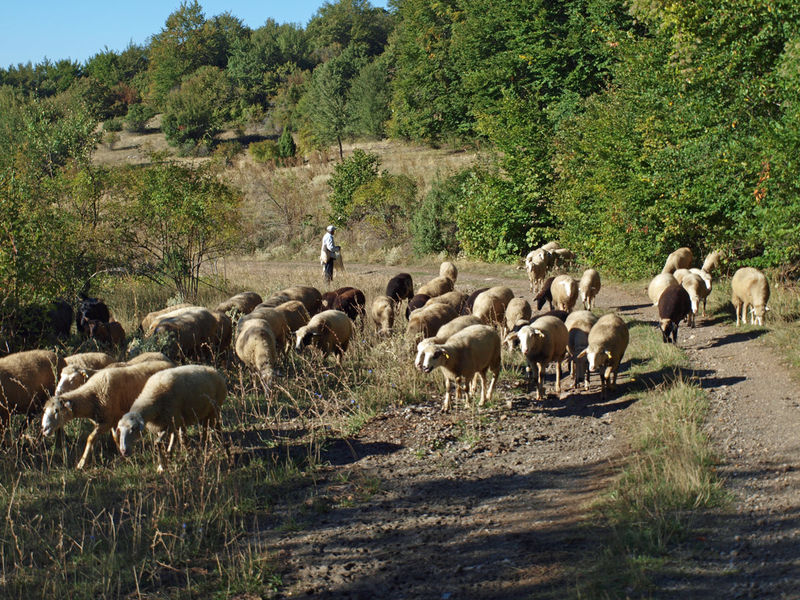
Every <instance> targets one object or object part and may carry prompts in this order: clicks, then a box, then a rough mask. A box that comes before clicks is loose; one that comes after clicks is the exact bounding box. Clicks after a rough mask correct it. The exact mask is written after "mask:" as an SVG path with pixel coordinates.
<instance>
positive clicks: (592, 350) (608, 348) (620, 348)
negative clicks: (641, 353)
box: [578, 313, 630, 399]
mask: <svg viewBox="0 0 800 600" xmlns="http://www.w3.org/2000/svg"><path fill="white" fill-rule="evenodd" d="M629 339H630V334H629V333H628V326H627V325H626V324H625V321H623V320H622V319H620V318H619V317H618V316H617V315H615V314H614V313H608V314H606V315H603V316H602V317H600V318H599V319H597V323H595V324H594V325H593V326H592V329H591V331H589V345H588V346H587V347H586V348H584V349H583V350H582V351H581V352H580V353H579V354H578V358H583V357H584V356H585V357H586V358H587V360H588V362H589V370H590V371H596V372H597V373H599V374H600V397H601V398H602V399H605V398H606V388H611V389H613V388H615V387H616V385H617V372H618V371H619V363H620V362H621V361H622V357H623V356H624V354H625V350H626V349H627V347H628V341H629ZM612 377H613V379H612Z"/></svg>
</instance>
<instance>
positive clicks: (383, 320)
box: [370, 296, 395, 336]
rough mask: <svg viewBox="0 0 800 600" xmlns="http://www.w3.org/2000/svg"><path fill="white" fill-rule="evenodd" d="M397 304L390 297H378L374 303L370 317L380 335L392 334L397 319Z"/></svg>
mask: <svg viewBox="0 0 800 600" xmlns="http://www.w3.org/2000/svg"><path fill="white" fill-rule="evenodd" d="M394 309H395V302H394V300H392V299H391V298H390V297H389V296H378V297H376V298H375V300H373V301H372V306H371V307H370V316H371V317H372V322H373V323H375V328H376V329H377V330H378V333H379V334H380V335H383V336H387V335H391V334H392V327H394V317H395V312H394Z"/></svg>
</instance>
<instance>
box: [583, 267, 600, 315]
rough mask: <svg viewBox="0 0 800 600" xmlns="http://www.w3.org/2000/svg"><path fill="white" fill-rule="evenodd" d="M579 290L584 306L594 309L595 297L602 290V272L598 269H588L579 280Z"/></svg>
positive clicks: (587, 308)
mask: <svg viewBox="0 0 800 600" xmlns="http://www.w3.org/2000/svg"><path fill="white" fill-rule="evenodd" d="M578 291H579V292H580V295H581V302H582V303H583V308H585V309H586V310H592V309H593V308H594V299H595V298H596V297H597V294H598V292H599V291H600V273H598V272H597V270H596V269H586V270H585V271H584V272H583V275H581V280H580V281H579V282H578Z"/></svg>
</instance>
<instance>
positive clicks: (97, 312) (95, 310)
mask: <svg viewBox="0 0 800 600" xmlns="http://www.w3.org/2000/svg"><path fill="white" fill-rule="evenodd" d="M80 298H81V300H80V302H79V303H78V310H77V312H76V313H75V326H76V327H77V328H78V333H80V334H82V333H83V332H84V327H85V325H86V321H102V322H103V323H108V322H109V321H110V320H111V312H110V311H109V310H108V306H106V304H105V302H103V301H102V300H100V299H99V298H89V297H88V296H86V295H85V294H83V293H81V294H80Z"/></svg>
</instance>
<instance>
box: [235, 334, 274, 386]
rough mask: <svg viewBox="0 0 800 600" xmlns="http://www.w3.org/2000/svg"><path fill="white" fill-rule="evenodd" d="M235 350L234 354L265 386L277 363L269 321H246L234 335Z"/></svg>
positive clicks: (270, 378)
mask: <svg viewBox="0 0 800 600" xmlns="http://www.w3.org/2000/svg"><path fill="white" fill-rule="evenodd" d="M235 350H236V356H238V357H239V359H240V360H241V361H242V362H243V363H244V364H245V366H247V367H248V368H249V369H252V370H253V371H255V372H256V374H257V375H258V377H259V378H260V379H261V382H262V384H263V385H264V386H267V385H268V384H269V382H270V381H271V380H272V376H273V374H274V372H275V367H276V365H277V364H278V356H277V352H276V350H275V334H274V333H273V332H272V328H271V327H270V325H269V323H268V322H267V321H266V320H264V319H250V320H248V321H246V322H245V323H244V324H243V325H242V327H240V328H239V331H238V333H237V335H236V344H235Z"/></svg>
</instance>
